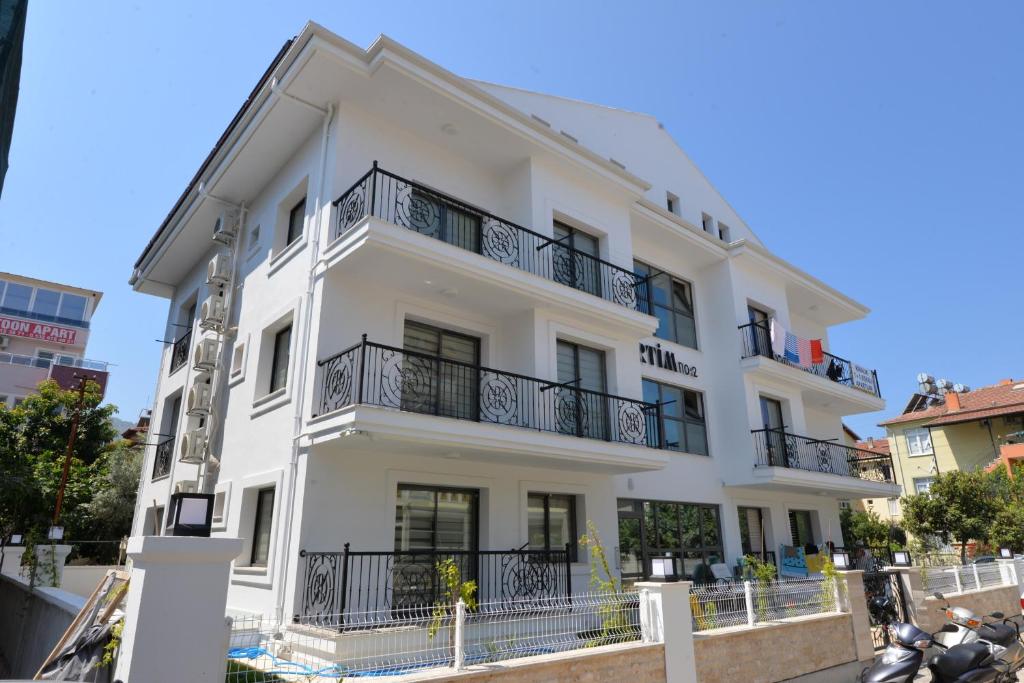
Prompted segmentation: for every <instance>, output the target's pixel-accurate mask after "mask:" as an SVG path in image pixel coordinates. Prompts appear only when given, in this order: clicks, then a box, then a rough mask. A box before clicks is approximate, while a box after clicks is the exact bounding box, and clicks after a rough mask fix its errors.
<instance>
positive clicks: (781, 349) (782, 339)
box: [771, 318, 786, 356]
mask: <svg viewBox="0 0 1024 683" xmlns="http://www.w3.org/2000/svg"><path fill="white" fill-rule="evenodd" d="M771 334H772V354H773V355H776V356H781V355H782V354H784V353H785V352H786V330H785V329H784V328H783V327H782V325H780V324H779V321H778V320H776V319H775V318H772V322H771Z"/></svg>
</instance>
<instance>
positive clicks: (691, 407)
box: [643, 379, 708, 455]
mask: <svg viewBox="0 0 1024 683" xmlns="http://www.w3.org/2000/svg"><path fill="white" fill-rule="evenodd" d="M643 390H644V401H647V402H648V403H660V404H661V425H660V427H661V435H662V440H663V443H664V447H665V448H667V449H668V450H670V451H684V452H686V453H696V454H698V455H707V454H708V434H707V427H706V425H705V423H704V396H703V395H702V394H701V393H700V392H699V391H691V390H690V389H683V388H682V387H674V386H672V385H671V384H662V383H660V382H655V381H653V380H649V379H645V380H644V381H643Z"/></svg>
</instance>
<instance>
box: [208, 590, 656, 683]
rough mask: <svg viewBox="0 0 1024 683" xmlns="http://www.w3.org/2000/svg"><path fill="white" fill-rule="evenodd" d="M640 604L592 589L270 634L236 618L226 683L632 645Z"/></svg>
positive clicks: (398, 670)
mask: <svg viewBox="0 0 1024 683" xmlns="http://www.w3.org/2000/svg"><path fill="white" fill-rule="evenodd" d="M639 604H640V595H639V594H638V593H635V592H630V593H593V594H584V595H574V596H572V597H571V598H569V597H566V598H554V599H553V598H544V599H540V600H533V601H507V600H506V601H500V602H484V603H481V604H479V605H477V606H476V607H475V608H473V609H467V608H466V606H465V605H464V604H459V605H457V606H456V607H455V608H453V609H436V608H434V607H424V608H414V609H403V610H382V611H377V612H372V613H370V612H368V613H363V614H356V615H352V614H348V613H347V614H346V615H345V620H346V623H343V624H341V625H339V626H331V627H324V626H321V625H317V624H314V623H302V622H301V621H300V622H299V623H294V624H286V625H282V626H280V627H278V628H275V627H274V626H273V625H272V624H269V623H268V622H266V621H265V620H263V619H261V618H259V617H240V618H236V619H233V620H232V622H231V626H230V632H231V637H230V648H229V650H228V665H227V677H226V681H227V683H262V682H263V681H320V680H323V681H326V680H337V679H339V678H346V679H347V678H361V677H367V678H369V677H385V676H399V675H403V674H408V673H413V672H417V671H422V670H427V669H433V668H438V667H454V668H456V669H460V668H462V667H463V666H468V665H472V664H485V663H491V662H499V661H504V660H508V659H516V658H520V657H529V656H532V655H540V654H550V653H555V652H564V651H568V650H577V649H582V648H588V647H594V646H597V645H610V644H615V643H625V642H632V641H639V640H640V618H639ZM320 623H322V621H321V622H320Z"/></svg>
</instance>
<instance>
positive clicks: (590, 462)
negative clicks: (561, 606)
mask: <svg viewBox="0 0 1024 683" xmlns="http://www.w3.org/2000/svg"><path fill="white" fill-rule="evenodd" d="M313 401H314V405H313V413H314V414H313V416H312V419H311V427H312V428H311V432H312V433H313V441H314V443H317V442H318V440H319V441H331V440H332V439H333V438H334V437H333V436H332V435H337V434H339V433H340V434H341V435H353V434H356V435H366V436H367V437H368V438H366V439H365V440H362V441H360V440H353V439H345V440H344V441H343V442H336V443H344V444H345V445H346V446H348V445H349V444H352V445H362V446H363V447H366V448H381V449H385V450H386V451H387V452H389V453H396V452H400V451H401V450H402V448H404V449H405V450H406V451H408V452H409V453H414V454H417V455H437V456H441V457H467V458H477V459H487V460H488V461H493V460H494V459H495V458H504V459H506V460H507V461H509V462H510V463H512V464H532V465H541V466H555V467H562V468H571V469H581V470H589V471H594V472H598V471H599V472H606V473H607V472H614V473H626V472H637V471H645V470H653V469H661V468H662V467H664V465H665V463H666V462H667V461H668V456H667V455H666V453H665V452H664V451H662V450H660V449H661V433H660V429H659V409H658V406H657V405H655V404H653V403H645V402H644V401H639V400H635V399H631V398H623V397H621V396H613V395H611V394H605V393H601V392H597V391H588V390H585V389H579V388H577V387H576V386H574V385H573V383H572V382H567V383H559V382H556V381H551V380H545V379H538V378H535V377H527V376H525V375H519V374H516V373H511V372H505V371H502V370H493V369H491V368H486V367H482V366H477V365H470V364H467V363H460V362H455V361H451V360H446V359H443V358H438V357H436V356H431V355H426V354H422V353H417V352H413V351H408V350H404V349H400V348H395V347H391V346H385V345H383V344H377V343H374V342H370V341H367V340H366V338H365V337H364V339H363V341H362V342H361V343H359V344H356V345H355V346H352V347H350V348H348V349H345V350H344V351H342V352H340V353H338V354H335V355H334V356H331V357H330V358H327V359H325V360H322V361H320V362H319V368H318V378H317V385H316V388H315V394H314V398H313ZM438 417H441V418H447V419H445V420H439V419H437V418H438ZM510 427H514V428H517V429H509V428H510ZM601 442H605V443H601Z"/></svg>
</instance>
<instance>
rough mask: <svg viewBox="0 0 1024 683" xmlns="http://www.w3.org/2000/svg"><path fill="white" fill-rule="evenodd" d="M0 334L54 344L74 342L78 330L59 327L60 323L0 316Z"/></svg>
mask: <svg viewBox="0 0 1024 683" xmlns="http://www.w3.org/2000/svg"><path fill="white" fill-rule="evenodd" d="M0 334H3V335H11V336H14V337H27V338H29V339H40V340H42V341H48V342H54V343H56V344H74V343H75V339H77V337H78V330H73V329H71V328H70V327H61V326H60V325H49V324H47V323H39V322H32V321H30V320H18V319H16V318H5V317H3V316H0Z"/></svg>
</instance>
